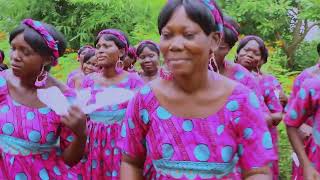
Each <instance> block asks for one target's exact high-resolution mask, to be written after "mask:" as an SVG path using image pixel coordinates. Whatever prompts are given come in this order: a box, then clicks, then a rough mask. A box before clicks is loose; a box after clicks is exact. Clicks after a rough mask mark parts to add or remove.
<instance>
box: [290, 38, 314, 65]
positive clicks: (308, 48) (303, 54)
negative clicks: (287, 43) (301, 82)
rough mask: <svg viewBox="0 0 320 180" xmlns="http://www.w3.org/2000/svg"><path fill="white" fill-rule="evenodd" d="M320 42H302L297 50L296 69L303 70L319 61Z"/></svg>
mask: <svg viewBox="0 0 320 180" xmlns="http://www.w3.org/2000/svg"><path fill="white" fill-rule="evenodd" d="M318 43H319V42H316V41H313V42H304V43H302V44H301V45H300V46H299V48H298V50H297V52H296V55H295V57H296V59H297V61H296V62H295V64H294V69H296V70H300V71H302V70H303V69H305V68H307V67H310V66H313V65H314V64H316V63H317V62H318V59H319V55H318V52H317V45H318Z"/></svg>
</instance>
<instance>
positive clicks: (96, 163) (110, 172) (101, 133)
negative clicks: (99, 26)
mask: <svg viewBox="0 0 320 180" xmlns="http://www.w3.org/2000/svg"><path fill="white" fill-rule="evenodd" d="M95 46H96V56H97V59H98V63H97V66H98V67H100V68H101V70H100V72H99V73H92V74H90V75H88V76H87V77H86V78H85V79H84V81H83V84H82V88H90V89H91V90H92V94H93V96H95V94H96V93H97V92H100V91H102V90H103V89H104V88H108V87H117V88H125V89H128V90H132V91H137V89H139V88H140V87H141V86H142V85H143V81H142V80H141V79H140V77H139V76H138V74H136V73H128V72H126V71H124V70H123V69H122V68H123V66H122V65H123V62H122V61H123V58H124V57H126V55H127V52H128V46H129V45H128V42H127V40H126V38H125V37H124V35H123V33H122V32H121V31H119V30H115V29H106V30H103V31H101V32H100V33H99V35H98V37H97V38H96V42H95ZM115 98H116V97H115ZM93 100H95V99H93ZM127 104H128V102H124V103H122V104H119V105H114V106H111V107H110V106H107V107H104V108H102V109H100V110H98V111H96V112H94V113H92V114H90V115H89V116H90V121H89V122H88V130H87V132H88V136H89V137H88V139H89V140H88V142H87V146H86V150H87V155H86V156H87V157H86V158H85V159H84V160H83V161H82V163H81V164H79V167H77V168H78V170H80V172H79V173H81V174H82V175H83V176H84V178H85V179H105V178H107V179H119V175H120V174H119V169H120V160H121V152H120V149H119V148H117V147H116V146H115V144H116V143H117V139H118V136H119V134H120V124H121V123H122V120H123V118H124V115H125V111H126V107H127Z"/></svg>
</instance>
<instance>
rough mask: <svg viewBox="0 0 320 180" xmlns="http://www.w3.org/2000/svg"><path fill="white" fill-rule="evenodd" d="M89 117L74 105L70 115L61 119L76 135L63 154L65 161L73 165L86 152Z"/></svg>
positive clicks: (69, 112)
mask: <svg viewBox="0 0 320 180" xmlns="http://www.w3.org/2000/svg"><path fill="white" fill-rule="evenodd" d="M87 119H88V118H87V116H86V115H85V114H84V113H83V112H82V111H81V109H80V108H79V107H77V106H72V107H71V108H70V109H69V111H68V115H66V116H63V117H62V119H61V122H62V123H63V124H64V125H65V126H66V127H68V128H69V129H71V131H72V132H73V134H74V135H75V136H76V137H75V138H74V140H73V141H72V142H71V143H70V145H69V146H68V147H67V148H66V149H65V150H64V151H63V155H62V156H63V159H64V162H65V163H66V164H67V165H69V166H71V167H72V166H74V165H76V164H77V163H78V162H79V161H80V160H81V158H82V157H83V155H84V153H85V146H86V141H87V134H86V129H87Z"/></svg>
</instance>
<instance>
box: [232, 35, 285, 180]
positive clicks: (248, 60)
mask: <svg viewBox="0 0 320 180" xmlns="http://www.w3.org/2000/svg"><path fill="white" fill-rule="evenodd" d="M267 58H268V51H267V48H266V47H265V44H264V42H263V40H262V39H261V38H259V37H257V36H246V37H244V38H243V39H242V40H241V41H240V42H239V46H238V49H237V60H236V61H237V62H238V63H239V64H241V65H242V66H244V67H245V68H247V69H248V70H249V71H250V72H253V71H254V70H255V69H257V67H258V63H259V62H260V61H266V59H267ZM254 75H255V76H256V78H257V80H258V83H259V87H260V89H261V94H262V96H263V99H264V102H265V104H266V105H267V107H268V109H269V111H270V113H271V118H272V121H271V123H272V124H269V128H270V132H271V136H272V142H273V143H274V145H275V150H276V153H277V154H278V130H277V125H278V124H279V123H280V121H281V120H282V111H283V108H282V105H281V104H280V100H279V98H278V97H277V96H276V94H275V91H274V88H273V86H272V84H270V83H268V81H266V80H267V79H266V78H265V76H261V75H260V74H257V73H254ZM272 170H273V175H274V176H273V177H274V179H278V178H279V163H278V161H275V162H273V164H272Z"/></svg>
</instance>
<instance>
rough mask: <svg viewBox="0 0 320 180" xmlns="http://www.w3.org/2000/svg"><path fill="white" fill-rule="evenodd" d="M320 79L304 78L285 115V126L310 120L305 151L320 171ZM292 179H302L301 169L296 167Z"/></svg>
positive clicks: (295, 125) (297, 124)
mask: <svg viewBox="0 0 320 180" xmlns="http://www.w3.org/2000/svg"><path fill="white" fill-rule="evenodd" d="M318 92H320V80H319V79H315V78H309V79H306V80H305V81H304V82H303V83H302V84H301V85H300V90H298V91H297V94H296V96H294V97H293V98H292V99H291V103H290V106H288V109H287V114H286V116H285V123H286V125H287V126H292V127H297V128H298V127H300V126H301V125H302V124H303V123H306V122H307V121H309V120H310V117H311V120H312V127H313V132H312V136H311V138H309V139H310V140H309V142H308V143H307V144H305V151H306V154H307V156H308V158H309V160H310V161H311V162H312V164H313V166H314V167H315V168H316V170H317V171H318V172H319V173H320V111H319V105H320V94H319V93H318ZM294 173H295V174H293V175H294V176H293V177H292V178H293V179H296V180H303V169H302V168H297V169H296V171H295V172H294Z"/></svg>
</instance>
